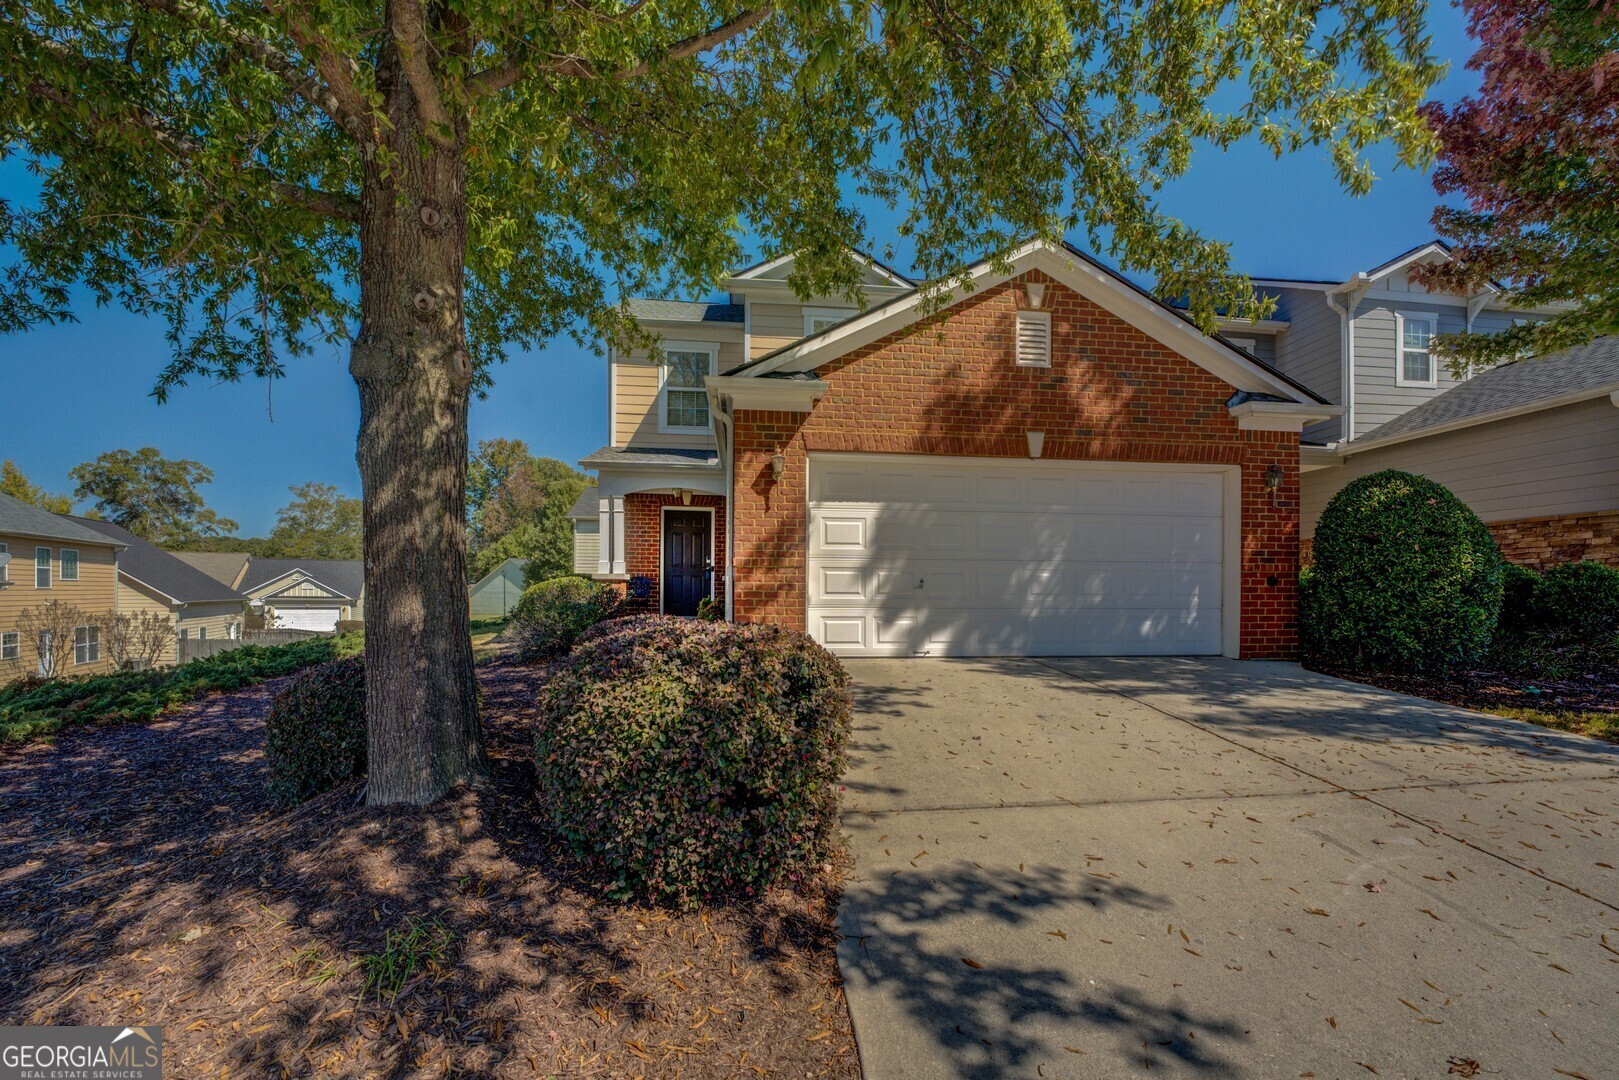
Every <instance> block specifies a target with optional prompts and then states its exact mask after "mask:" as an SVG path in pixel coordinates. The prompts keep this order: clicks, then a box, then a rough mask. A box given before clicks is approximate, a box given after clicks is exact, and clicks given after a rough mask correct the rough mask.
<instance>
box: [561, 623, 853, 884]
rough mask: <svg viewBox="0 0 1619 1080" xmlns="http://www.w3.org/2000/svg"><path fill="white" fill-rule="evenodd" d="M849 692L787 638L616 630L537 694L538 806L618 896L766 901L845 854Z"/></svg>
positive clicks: (710, 626) (689, 626)
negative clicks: (766, 892) (832, 855)
mask: <svg viewBox="0 0 1619 1080" xmlns="http://www.w3.org/2000/svg"><path fill="white" fill-rule="evenodd" d="M848 685H849V681H848V676H847V675H846V674H845V673H844V670H843V668H842V666H841V665H840V664H839V663H838V661H837V660H836V659H835V658H833V656H832V655H831V654H830V653H828V652H827V651H826V650H825V649H823V648H822V647H821V646H820V645H818V644H816V643H815V642H814V641H812V640H810V638H809V637H807V636H806V635H804V634H799V633H794V632H792V631H788V630H783V629H781V628H779V627H771V626H738V625H734V624H731V623H715V622H702V621H697V620H687V619H676V618H672V617H669V616H663V615H645V616H638V617H635V618H630V619H623V620H617V621H614V622H612V623H608V624H607V625H605V626H601V627H598V628H596V629H595V630H592V631H591V632H589V633H588V634H586V635H585V637H584V639H583V640H582V641H581V642H580V643H579V645H578V647H577V648H576V649H575V650H574V653H573V655H572V656H571V657H570V658H569V659H568V660H567V661H566V662H565V663H564V664H563V666H562V667H561V668H560V669H559V670H558V671H556V672H555V673H554V674H553V675H552V676H551V678H550V679H548V680H547V682H546V684H545V686H544V688H543V689H542V691H541V693H540V697H539V713H540V723H539V731H538V735H537V737H536V740H535V763H536V768H537V772H538V784H537V788H538V792H539V796H540V801H541V804H542V806H543V808H544V811H545V813H546V814H547V815H548V817H549V818H550V820H551V822H552V823H553V824H554V826H555V827H556V828H557V830H558V832H559V833H560V834H561V836H562V837H563V838H564V839H565V840H566V841H567V842H568V843H569V844H570V845H571V847H572V849H573V850H574V852H575V853H576V854H577V855H579V856H580V857H581V858H583V859H584V860H585V861H586V862H587V863H588V864H589V866H590V867H591V868H592V870H593V871H594V872H595V873H596V874H597V875H599V876H600V878H601V880H602V883H603V885H604V887H605V888H606V890H607V891H608V893H609V894H610V895H612V896H614V897H617V898H620V899H632V898H633V899H642V900H650V901H654V902H660V903H669V904H673V905H676V906H679V907H691V906H693V905H695V904H697V903H699V902H701V901H705V900H727V899H732V898H747V897H752V896H756V895H757V894H758V893H759V892H760V890H762V889H764V888H766V887H768V886H769V885H771V884H772V883H774V882H777V881H779V880H780V879H781V878H782V877H783V876H784V875H786V876H793V875H797V874H799V873H801V872H803V871H805V870H806V869H808V868H811V867H813V866H816V865H818V864H819V863H820V862H822V861H823V860H824V859H825V858H826V857H827V855H828V853H829V852H830V850H831V848H832V846H833V844H834V841H835V828H836V823H837V810H838V792H837V781H838V778H839V776H840V775H841V773H842V771H843V766H844V746H845V743H846V742H847V740H848V737H849V723H850V704H849V689H848Z"/></svg>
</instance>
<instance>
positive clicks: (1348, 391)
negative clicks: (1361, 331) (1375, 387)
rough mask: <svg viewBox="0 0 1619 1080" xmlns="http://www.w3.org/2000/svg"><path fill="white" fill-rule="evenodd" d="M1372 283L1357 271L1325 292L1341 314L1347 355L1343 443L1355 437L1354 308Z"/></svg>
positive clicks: (1340, 335) (1341, 338)
mask: <svg viewBox="0 0 1619 1080" xmlns="http://www.w3.org/2000/svg"><path fill="white" fill-rule="evenodd" d="M1371 285H1372V283H1371V281H1369V280H1367V279H1366V277H1365V275H1364V274H1357V275H1355V276H1354V277H1352V278H1350V279H1349V280H1348V281H1346V282H1344V283H1343V284H1342V285H1340V286H1338V288H1336V289H1333V290H1332V291H1330V292H1328V293H1327V294H1326V300H1327V307H1329V308H1331V309H1332V310H1333V311H1336V312H1337V313H1338V319H1339V331H1338V343H1339V347H1340V348H1341V349H1343V354H1344V362H1343V367H1342V371H1343V385H1342V387H1341V388H1340V389H1341V396H1342V397H1343V400H1344V422H1343V427H1342V428H1341V429H1340V430H1339V432H1338V435H1339V442H1343V443H1347V442H1349V441H1350V440H1352V439H1353V438H1354V437H1355V309H1356V308H1357V307H1359V306H1360V300H1361V297H1363V296H1365V295H1366V290H1367V289H1369V288H1371ZM1344 292H1347V293H1348V298H1347V300H1345V301H1342V302H1340V301H1339V300H1338V294H1339V293H1344Z"/></svg>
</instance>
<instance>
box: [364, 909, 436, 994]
mask: <svg viewBox="0 0 1619 1080" xmlns="http://www.w3.org/2000/svg"><path fill="white" fill-rule="evenodd" d="M454 941H455V934H454V932H452V931H451V930H450V928H449V927H447V926H445V925H444V924H443V923H442V922H440V921H439V920H438V919H415V918H409V917H407V918H406V919H405V924H404V925H403V926H401V927H398V928H396V929H393V930H389V931H388V934H387V937H386V938H385V939H384V940H383V945H382V951H381V952H379V953H373V954H372V955H370V956H368V957H366V958H365V960H364V961H363V962H362V965H363V967H364V968H365V990H366V991H367V992H369V993H372V994H375V995H377V996H378V997H383V996H387V997H390V998H391V997H397V996H398V995H399V991H401V990H403V989H404V988H405V984H406V983H408V982H410V980H411V977H412V976H414V975H415V974H416V973H417V972H420V971H424V970H426V969H427V968H431V967H437V966H438V965H440V964H443V963H444V961H445V960H446V959H448V958H449V955H450V945H451V943H453V942H454Z"/></svg>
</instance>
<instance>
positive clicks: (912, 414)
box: [734, 271, 1299, 658]
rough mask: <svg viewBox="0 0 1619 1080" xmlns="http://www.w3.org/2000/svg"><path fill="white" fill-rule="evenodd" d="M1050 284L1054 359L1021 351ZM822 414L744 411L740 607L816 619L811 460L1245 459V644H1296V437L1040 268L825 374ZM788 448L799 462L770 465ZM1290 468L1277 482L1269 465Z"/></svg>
mask: <svg viewBox="0 0 1619 1080" xmlns="http://www.w3.org/2000/svg"><path fill="white" fill-rule="evenodd" d="M1025 281H1037V282H1042V283H1044V284H1046V293H1045V302H1044V304H1043V305H1042V306H1043V307H1045V308H1047V309H1049V310H1050V311H1051V312H1052V359H1053V363H1052V367H1050V368H1019V367H1017V366H1015V364H1014V363H1013V361H1012V347H1013V344H1012V334H1013V326H1014V318H1015V317H1014V312H1015V311H1016V309H1017V307H1018V303H1019V300H1020V298H1021V297H1022V295H1023V290H1022V287H1021V286H1022V283H1023V282H1025ZM819 374H820V375H821V376H822V377H823V378H824V379H825V380H826V381H827V382H828V383H829V384H830V385H831V389H830V390H829V391H828V393H827V394H826V396H825V397H824V398H823V399H822V400H821V401H820V402H818V403H817V404H816V406H815V409H814V411H813V412H811V413H809V414H807V415H806V414H802V413H784V412H760V411H741V412H739V413H738V414H737V416H736V436H735V458H736V465H735V491H734V507H735V511H734V512H735V514H736V521H737V527H736V535H735V552H734V557H735V562H736V568H735V573H736V585H735V590H734V599H735V609H736V611H735V614H736V617H737V618H738V619H740V620H744V621H761V622H763V621H768V622H776V623H781V624H783V625H786V626H791V627H795V628H798V629H803V628H804V620H805V602H806V597H805V580H806V550H805V548H806V539H807V532H808V524H809V523H808V520H807V515H808V506H807V503H808V491H807V489H806V486H805V485H806V478H807V473H808V470H807V467H806V465H807V456H808V455H809V454H810V453H814V452H824V451H858V452H863V453H895V454H937V455H971V456H981V457H1007V458H1023V459H1027V457H1028V444H1027V441H1026V438H1025V434H1024V433H1025V432H1026V431H1030V430H1036V431H1044V432H1045V433H1046V438H1045V446H1044V450H1043V453H1042V457H1044V458H1047V459H1062V460H1074V461H1087V460H1089V461H1135V462H1174V463H1187V464H1205V465H1209V464H1212V465H1234V466H1239V467H1240V468H1241V470H1242V523H1241V529H1242V577H1241V606H1242V622H1241V654H1242V655H1243V656H1244V657H1255V658H1258V657H1273V658H1275V657H1291V656H1292V655H1294V653H1295V652H1296V647H1297V638H1296V626H1295V623H1296V611H1297V606H1298V604H1297V588H1298V586H1297V578H1298V504H1299V493H1298V444H1299V437H1298V435H1297V434H1296V433H1289V432H1273V431H1240V430H1238V428H1237V423H1236V420H1235V419H1233V418H1232V417H1231V416H1230V414H1229V413H1228V411H1227V409H1226V406H1225V402H1226V400H1227V399H1228V398H1229V397H1230V396H1231V394H1232V391H1233V387H1231V386H1229V385H1227V384H1226V383H1224V382H1222V381H1220V380H1219V379H1217V378H1215V377H1214V376H1213V375H1211V374H1209V373H1208V372H1207V371H1205V370H1204V369H1202V368H1201V367H1198V366H1197V365H1195V364H1193V363H1192V362H1191V361H1189V360H1187V359H1185V358H1184V357H1182V356H1180V355H1179V354H1177V353H1175V352H1174V351H1173V350H1171V349H1168V348H1166V347H1165V346H1163V345H1162V344H1160V343H1158V342H1157V341H1155V340H1153V339H1152V338H1150V337H1148V336H1147V335H1146V334H1143V333H1142V332H1140V331H1139V330H1136V329H1135V328H1134V327H1132V326H1130V325H1129V324H1128V323H1125V322H1124V321H1122V320H1120V319H1118V318H1117V317H1115V316H1113V315H1112V314H1110V313H1109V312H1107V311H1105V310H1104V309H1102V308H1100V307H1098V306H1097V305H1095V304H1093V303H1091V302H1090V301H1088V300H1086V299H1084V298H1083V297H1081V296H1080V295H1078V294H1077V293H1075V292H1073V291H1071V290H1069V289H1067V288H1065V287H1063V286H1061V285H1058V284H1056V283H1055V282H1054V281H1052V280H1051V279H1050V278H1049V277H1048V276H1047V275H1044V274H1042V273H1040V272H1039V271H1032V272H1030V273H1029V274H1027V275H1024V276H1023V277H1021V278H1019V279H1017V280H1016V281H1014V282H1009V283H1006V284H1003V285H1000V286H997V287H995V288H991V289H987V290H985V291H983V292H981V293H977V294H975V295H973V296H971V297H968V298H967V299H965V300H963V301H962V302H961V303H959V304H957V305H955V306H953V307H951V308H949V309H947V310H946V311H944V312H941V313H939V314H938V315H936V316H934V317H933V318H932V319H929V320H927V321H926V322H922V323H918V324H914V325H912V326H910V327H907V328H905V329H903V330H901V331H898V332H896V333H894V334H892V335H890V336H888V337H886V338H883V339H882V340H880V341H877V342H875V343H873V344H871V345H868V346H866V347H864V348H861V349H858V350H856V351H854V352H852V353H850V354H848V355H847V356H844V357H841V358H840V359H838V360H836V361H833V362H831V363H829V364H827V365H826V366H824V367H822V368H821V369H819ZM778 451H779V452H781V453H782V454H783V455H784V456H785V457H786V470H785V472H784V473H783V475H782V477H781V479H780V480H775V479H773V478H772V475H771V464H770V459H771V456H772V455H773V454H775V453H777V452H778ZM1272 465H1276V466H1279V467H1280V468H1281V470H1282V484H1281V487H1280V489H1278V490H1277V491H1275V492H1274V493H1273V492H1272V491H1271V490H1270V489H1268V488H1267V487H1266V486H1265V475H1266V472H1267V470H1268V469H1269V467H1270V466H1272Z"/></svg>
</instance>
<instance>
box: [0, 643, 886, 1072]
mask: <svg viewBox="0 0 1619 1080" xmlns="http://www.w3.org/2000/svg"><path fill="white" fill-rule="evenodd" d="M480 671H481V679H482V682H483V689H484V695H485V697H484V705H485V720H486V737H487V739H488V741H489V745H490V751H491V754H492V756H493V758H494V763H495V768H494V776H493V778H492V779H491V781H490V782H489V783H488V784H487V785H485V786H482V787H480V788H478V789H476V790H469V791H463V792H459V793H457V794H455V795H452V797H450V798H448V799H446V800H444V801H443V802H441V803H439V804H436V805H434V806H432V807H427V808H423V809H420V810H394V811H390V812H383V811H372V810H367V809H365V808H364V807H362V806H358V805H357V800H358V796H359V791H358V790H357V789H356V788H353V787H349V788H344V789H340V790H337V791H334V792H330V793H328V794H326V795H324V796H321V797H320V798H318V799H316V800H314V801H312V802H311V803H308V804H305V805H304V806H302V807H300V808H298V809H296V810H293V811H290V812H284V811H279V810H277V809H276V808H275V806H274V805H273V804H272V803H271V802H270V800H269V798H268V794H267V790H266V776H265V766H264V760H263V753H262V748H263V718H264V714H265V712H266V711H267V709H268V707H269V702H270V699H271V696H272V695H273V694H274V693H275V690H276V688H277V685H278V682H279V681H278V682H271V683H266V684H264V685H262V686H260V687H257V688H254V689H252V690H247V691H243V692H240V693H235V694H229V695H221V696H216V697H213V698H210V699H207V700H204V701H201V702H198V703H196V704H194V705H192V706H189V707H187V708H186V709H184V710H183V711H181V712H178V713H175V714H172V715H170V716H168V717H165V718H164V719H162V720H161V721H158V722H156V723H153V724H150V725H145V726H129V727H122V728H103V729H95V730H79V731H72V732H69V733H67V734H64V735H63V736H62V737H61V738H59V739H58V740H57V741H55V742H54V743H50V744H43V745H34V746H28V747H24V748H21V749H17V750H13V751H7V752H4V753H3V754H0V1023H5V1024H115V1023H116V1024H125V1023H131V1024H162V1025H163V1035H164V1043H165V1046H164V1064H165V1066H166V1068H167V1072H166V1074H165V1075H168V1076H172V1077H215V1076H224V1075H242V1074H246V1075H250V1076H310V1075H317V1074H318V1075H321V1076H390V1077H407V1076H440V1075H458V1076H490V1077H504V1076H523V1077H535V1076H546V1075H554V1074H562V1075H569V1076H649V1077H650V1076H657V1077H664V1076H689V1077H709V1076H726V1077H730V1076H748V1075H759V1076H775V1075H791V1076H794V1077H803V1076H858V1075H859V1064H858V1059H857V1057H856V1054H855V1048H854V1039H853V1035H852V1033H851V1030H850V1026H849V1016H848V1010H847V1008H846V1006H845V1004H844V1001H843V996H842V990H841V985H840V981H839V978H838V973H837V966H836V962H835V958H834V948H835V945H836V942H837V933H836V929H835V926H834V924H833V914H834V912H835V910H836V905H837V899H838V883H837V880H836V877H835V875H833V874H826V875H824V876H823V877H822V878H820V879H819V880H816V881H814V882H812V883H811V884H809V885H808V886H806V887H804V888H802V889H800V890H798V891H796V892H789V891H785V890H782V891H778V892H776V893H774V894H772V895H770V896H768V897H766V898H765V899H763V900H762V901H760V902H758V903H757V904H754V905H752V906H749V907H746V908H740V909H727V910H708V911H703V912H697V913H693V914H689V915H684V914H676V913H672V912H668V911H663V910H659V909H647V908H638V907H631V906H625V905H621V904H617V903H613V902H611V901H607V900H604V899H601V898H599V897H598V896H597V895H595V894H594V893H593V892H592V891H591V889H590V887H589V885H588V883H587V882H585V881H583V880H581V879H579V878H578V877H577V876H575V874H574V873H573V871H572V870H570V868H569V867H568V864H567V861H566V859H565V858H563V857H562V856H561V855H560V853H558V852H557V851H556V850H555V849H554V848H553V846H552V844H551V842H550V841H549V840H548V838H547V836H546V834H545V832H544V830H543V828H542V827H541V824H540V822H539V821H538V820H537V819H536V816H535V813H534V800H533V798H532V788H533V768H532V765H531V763H530V761H529V732H530V729H531V723H532V719H531V707H530V704H529V703H530V701H531V700H532V698H533V692H534V687H535V685H536V684H537V681H538V680H539V679H542V678H543V677H544V671H543V669H536V668H525V667H519V666H516V665H512V664H507V663H504V662H500V663H496V664H493V665H486V666H484V667H483V668H481V669H480ZM408 919H415V920H418V922H425V923H431V922H432V921H433V920H437V922H438V924H439V925H441V926H442V927H445V928H447V929H448V930H449V931H450V936H449V939H448V940H449V947H448V950H447V953H446V956H445V959H444V960H443V962H442V963H439V964H435V965H431V966H429V967H428V968H427V969H425V970H424V971H422V972H421V973H419V974H418V975H416V976H415V977H414V978H413V979H411V980H410V981H409V983H408V984H407V985H406V986H405V988H404V989H403V990H402V991H401V992H400V993H399V994H398V996H397V997H394V998H389V997H387V996H381V997H379V996H378V995H376V994H375V993H370V994H368V993H365V992H364V991H363V987H364V969H363V966H362V961H363V959H364V958H365V957H366V956H368V955H373V954H377V953H380V952H381V951H382V950H383V948H384V945H385V941H386V936H387V934H388V932H389V931H390V930H393V931H399V930H402V929H404V928H405V927H406V926H407V925H409V924H408V922H407V920H408Z"/></svg>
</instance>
